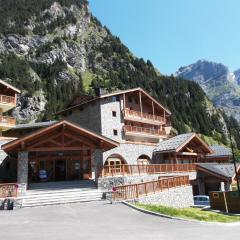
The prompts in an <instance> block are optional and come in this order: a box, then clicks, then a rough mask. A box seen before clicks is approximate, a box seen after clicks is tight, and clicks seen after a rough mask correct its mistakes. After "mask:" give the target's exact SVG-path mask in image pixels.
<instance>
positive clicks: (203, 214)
mask: <svg viewBox="0 0 240 240" xmlns="http://www.w3.org/2000/svg"><path fill="white" fill-rule="evenodd" d="M136 206H137V207H139V208H142V209H145V210H149V211H152V212H157V213H162V214H165V215H168V216H172V217H179V218H185V219H195V220H199V221H206V222H223V223H228V222H240V216H229V215H224V214H222V213H215V212H209V211H203V210H201V209H200V208H181V209H177V208H172V207H165V206H159V205H150V204H139V203H138V204H136Z"/></svg>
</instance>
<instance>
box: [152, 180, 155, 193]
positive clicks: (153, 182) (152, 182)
mask: <svg viewBox="0 0 240 240" xmlns="http://www.w3.org/2000/svg"><path fill="white" fill-rule="evenodd" d="M152 183H153V192H154V193H155V184H154V183H155V182H152Z"/></svg>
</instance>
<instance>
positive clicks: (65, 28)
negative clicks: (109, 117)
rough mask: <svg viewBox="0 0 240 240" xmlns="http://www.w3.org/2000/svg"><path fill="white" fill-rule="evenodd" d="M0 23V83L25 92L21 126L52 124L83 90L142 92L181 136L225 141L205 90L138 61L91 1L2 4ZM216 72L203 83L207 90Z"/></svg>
mask: <svg viewBox="0 0 240 240" xmlns="http://www.w3.org/2000/svg"><path fill="white" fill-rule="evenodd" d="M0 19H1V21H0V78H1V79H3V80H5V81H7V82H9V83H11V84H13V85H14V86H16V87H18V88H19V89H21V91H22V94H21V96H20V97H19V99H18V104H17V108H16V109H15V110H14V111H13V115H14V116H15V117H16V118H17V120H18V122H30V121H40V120H46V119H53V118H54V117H55V116H54V113H55V112H57V111H59V110H62V109H63V108H64V107H65V106H66V105H67V104H68V103H69V101H70V100H71V99H72V98H73V97H74V96H75V95H76V94H77V93H79V92H83V93H87V94H93V95H94V94H95V90H96V89H97V88H99V87H104V88H105V89H107V90H108V91H112V90H116V89H127V88H132V87H142V88H144V89H146V90H147V91H148V92H149V93H150V94H151V95H153V96H154V97H155V98H156V99H158V100H159V101H160V102H161V103H162V104H163V105H165V106H167V107H168V108H169V109H170V110H171V112H172V124H173V126H174V128H175V129H176V131H177V132H178V133H182V132H189V131H196V132H198V133H202V134H204V135H206V136H210V137H212V138H213V139H215V140H216V141H218V142H223V143H225V144H226V143H227V123H228V119H226V116H224V115H223V114H222V113H221V112H220V111H219V110H218V109H216V108H215V107H214V106H213V104H212V103H211V102H210V101H209V100H208V98H207V97H206V95H205V93H204V92H203V90H202V89H201V87H200V86H199V85H198V84H197V83H194V82H192V81H182V80H179V79H178V78H175V77H174V76H163V75H160V74H159V72H157V71H156V69H155V67H154V66H153V65H152V63H151V62H150V61H149V60H148V61H146V62H145V61H144V60H143V59H141V58H136V57H135V56H134V55H133V54H132V53H131V52H130V50H129V49H128V48H127V47H126V46H125V45H123V44H122V43H121V41H120V39H119V38H118V37H116V36H113V35H112V34H111V32H110V31H109V30H108V29H107V27H105V26H102V25H101V23H100V22H99V21H98V20H97V19H96V18H95V17H94V16H93V15H92V14H91V12H90V10H89V8H88V3H87V1H86V0H41V1H39V0H0ZM219 68H221V67H219ZM198 71H199V72H202V71H200V69H199V70H198ZM181 72H186V73H188V71H187V70H186V71H184V68H183V69H182V70H181ZM190 72H191V71H189V75H188V76H187V78H189V79H193V77H195V75H191V73H190ZM211 73H212V69H211V68H210V69H209V71H208V73H206V75H202V76H201V77H199V80H200V82H199V83H200V84H201V82H202V83H204V84H206V86H207V81H205V80H207V79H209V78H210V75H211ZM218 73H219V70H218V71H217V70H216V75H217V74H218ZM238 73H239V72H238ZM224 74H225V75H227V70H226V69H225V70H224V69H223V70H222V75H224ZM179 75H181V74H180V71H179ZM196 76H197V75H196ZM236 76H237V74H236ZM238 76H239V74H238ZM222 79H225V78H224V77H223V78H222ZM193 80H195V79H193ZM220 82H221V81H220V80H219V79H218V80H217V81H216V85H219V86H221V84H220ZM225 82H226V83H227V81H225ZM201 85H202V84H201ZM205 90H207V87H206V88H205ZM214 96H215V95H214ZM236 134H238V132H236Z"/></svg>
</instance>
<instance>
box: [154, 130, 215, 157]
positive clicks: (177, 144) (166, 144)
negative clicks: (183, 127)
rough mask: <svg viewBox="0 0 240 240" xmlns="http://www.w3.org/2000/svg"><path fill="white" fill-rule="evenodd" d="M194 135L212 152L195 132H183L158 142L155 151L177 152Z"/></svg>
mask: <svg viewBox="0 0 240 240" xmlns="http://www.w3.org/2000/svg"><path fill="white" fill-rule="evenodd" d="M195 137H196V138H197V139H198V140H199V141H200V142H201V143H202V145H203V146H204V147H205V148H206V149H207V150H208V152H209V153H211V152H212V151H211V149H210V148H209V146H208V145H207V144H206V143H205V142H204V141H203V140H202V139H201V138H200V137H198V135H197V134H196V133H184V134H180V135H177V136H175V137H173V138H170V139H168V140H165V141H163V142H160V144H159V145H158V147H157V149H156V150H155V151H156V152H178V151H180V150H181V149H182V148H183V147H184V146H185V145H186V144H188V143H189V142H190V141H191V140H192V139H193V138H195Z"/></svg>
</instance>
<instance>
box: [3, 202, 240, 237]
mask: <svg viewBox="0 0 240 240" xmlns="http://www.w3.org/2000/svg"><path fill="white" fill-rule="evenodd" d="M239 229H240V226H239V225H238V226H229V225H228V226H223V225H207V224H201V223H189V222H184V221H177V220H170V219H166V218H160V217H156V216H151V215H146V214H144V213H141V212H138V211H136V210H133V209H131V208H129V207H127V206H125V205H122V204H113V205H112V204H109V203H107V202H92V203H81V204H71V205H59V206H49V207H39V208H26V209H20V210H17V211H0V239H1V240H10V239H11V240H13V239H14V240H15V239H18V240H30V239H31V240H38V239H41V240H62V239H66V240H82V239H87V240H89V239H99V240H108V239H111V240H118V239H119V240H128V239H137V240H141V239H144V240H146V239H151V240H154V239H160V240H170V239H171V240H181V239H184V240H188V239H191V240H194V239H197V240H200V239H201V240H205V239H212V240H213V239H218V240H221V239H223V240H232V239H238V238H239V236H240V233H239Z"/></svg>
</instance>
